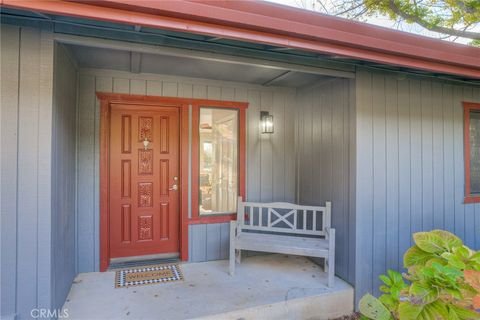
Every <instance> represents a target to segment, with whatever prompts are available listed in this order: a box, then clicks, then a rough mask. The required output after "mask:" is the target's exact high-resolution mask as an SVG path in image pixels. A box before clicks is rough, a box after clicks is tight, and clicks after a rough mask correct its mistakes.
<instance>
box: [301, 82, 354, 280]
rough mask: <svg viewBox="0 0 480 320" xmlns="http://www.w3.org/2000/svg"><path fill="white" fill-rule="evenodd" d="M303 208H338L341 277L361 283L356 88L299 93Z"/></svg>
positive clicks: (322, 86)
mask: <svg viewBox="0 0 480 320" xmlns="http://www.w3.org/2000/svg"><path fill="white" fill-rule="evenodd" d="M297 99H298V100H297V101H298V103H297V106H298V109H297V121H298V131H297V157H298V182H297V183H298V190H297V192H298V202H299V203H301V204H311V205H324V204H325V202H326V201H331V202H332V226H333V227H334V228H335V229H336V243H335V248H336V252H335V254H336V256H335V267H336V270H335V273H336V274H337V275H338V276H340V277H341V278H342V279H344V280H346V281H348V282H350V283H354V281H355V261H354V258H355V254H354V252H355V202H354V199H355V189H354V188H353V187H354V183H351V182H352V181H353V180H352V176H353V177H354V172H355V171H354V169H355V167H354V164H355V163H354V159H355V145H354V143H355V138H354V137H355V130H354V129H355V127H352V125H351V123H352V122H353V121H354V115H355V103H354V99H355V83H354V80H349V79H334V80H329V81H327V82H322V83H319V84H318V85H315V86H313V87H308V88H305V89H302V90H299V91H298V93H297Z"/></svg>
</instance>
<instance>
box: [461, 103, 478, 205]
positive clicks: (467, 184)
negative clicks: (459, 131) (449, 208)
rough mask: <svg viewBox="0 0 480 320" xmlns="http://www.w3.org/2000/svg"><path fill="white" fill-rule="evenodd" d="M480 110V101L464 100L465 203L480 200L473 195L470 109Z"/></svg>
mask: <svg viewBox="0 0 480 320" xmlns="http://www.w3.org/2000/svg"><path fill="white" fill-rule="evenodd" d="M471 110H480V103H474V102H463V118H464V125H463V143H464V148H463V150H464V159H465V199H464V203H477V202H480V196H477V195H472V193H471V188H470V187H471V181H470V111H471Z"/></svg>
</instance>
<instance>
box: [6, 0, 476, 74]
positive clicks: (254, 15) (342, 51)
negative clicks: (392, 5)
mask: <svg viewBox="0 0 480 320" xmlns="http://www.w3.org/2000/svg"><path fill="white" fill-rule="evenodd" d="M1 3H2V5H3V6H7V7H11V8H16V9H23V10H31V11H36V12H43V13H49V14H56V15H64V16H73V17H79V18H85V19H93V20H100V21H108V22H114V23H122V24H128V25H135V26H141V27H151V28H158V29H166V30H171V31H177V32H186V33H195V34H201V35H209V36H212V37H219V38H225V39H234V40H240V41H247V42H257V43H263V44H268V45H274V46H278V47H284V48H294V49H300V50H306V51H312V52H318V53H323V54H329V55H333V56H340V57H347V58H352V59H358V60H365V61H371V62H376V63H382V64H389V65H394V66H401V67H407V68H413V69H419V70H425V71H430V72H436V73H445V74H452V75H460V76H464V77H468V78H474V79H480V48H475V47H471V46H465V45H459V44H454V43H447V42H444V41H441V40H436V39H430V38H427V37H422V36H417V35H412V34H407V33H404V32H399V31H395V30H390V29H386V28H381V27H377V26H372V25H368V24H364V23H358V22H355V21H349V20H345V19H340V18H336V17H331V16H327V15H322V14H318V13H312V12H307V11H305V10H297V9H294V8H288V7H284V6H279V5H275V4H271V3H266V2H261V1H192V0H176V1H141V0H138V1H133V0H104V1H90V2H88V3H86V2H83V3H78V2H71V1H60V0H52V1H15V0H1Z"/></svg>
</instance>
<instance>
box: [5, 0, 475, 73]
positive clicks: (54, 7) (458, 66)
mask: <svg viewBox="0 0 480 320" xmlns="http://www.w3.org/2000/svg"><path fill="white" fill-rule="evenodd" d="M1 1H2V5H5V6H8V7H13V8H18V9H25V10H33V11H40V12H46V13H52V14H58V15H67V16H75V17H81V18H86V19H94V20H103V21H110V22H116V23H125V24H130V25H139V26H146V27H152V28H160V29H167V30H172V31H179V32H190V33H198V34H204V35H210V36H215V37H223V38H229V39H236V40H241V41H249V42H252V41H253V42H259V43H264V44H270V45H275V46H283V47H290V48H296V49H301V50H309V51H315V52H322V53H327V54H333V55H339V56H345V57H350V58H354V59H361V60H367V61H374V62H379V63H386V64H392V65H397V66H403V67H409V68H416V69H421V70H427V71H432V72H440V73H448V74H456V75H462V76H466V77H472V78H480V63H478V62H477V64H474V65H472V66H470V67H467V66H464V65H462V64H463V62H462V61H468V60H469V59H470V55H462V56H461V57H462V58H460V59H456V61H455V62H451V61H448V60H447V59H446V58H445V59H443V60H442V61H443V62H438V61H432V60H431V58H430V60H429V58H428V55H427V56H420V57H408V56H405V55H404V54H403V53H401V52H396V53H385V52H381V51H375V50H373V49H372V48H368V49H364V48H357V47H354V46H350V47H349V46H346V45H344V44H337V43H328V42H324V41H319V40H310V39H303V38H300V37H294V36H288V35H283V34H275V33H272V32H264V31H258V30H247V29H245V28H238V27H232V26H228V25H219V24H213V23H208V22H203V21H193V20H188V19H181V18H175V17H167V16H160V15H153V14H147V13H143V12H135V11H132V10H131V11H126V10H121V9H116V8H108V7H100V6H94V5H90V4H83V3H73V2H65V1H58V0H57V1H14V0H1ZM167 2H168V1H160V2H158V3H167ZM122 3H124V2H122ZM155 3H156V2H155ZM180 3H182V2H181V1H180V2H178V3H176V5H179V4H180ZM189 3H190V2H189ZM213 3H214V2H212V4H213ZM150 4H153V2H151V3H150ZM252 4H253V3H252ZM137 7H138V6H137ZM178 8H180V7H178ZM178 12H180V11H179V10H177V15H178ZM235 16H236V15H233V16H232V20H233V18H234V17H235ZM262 19H265V16H259V17H258V20H259V21H260V20H262ZM203 20H204V21H207V20H209V18H208V16H206V17H204V19H203ZM284 24H285V25H284V26H283V30H284V29H285V28H286V27H289V26H290V24H291V21H284ZM257 29H260V28H259V27H257ZM280 31H281V30H280ZM329 31H330V32H332V29H329ZM384 32H392V31H390V30H385V31H384ZM310 37H311V36H310ZM356 37H358V35H357V34H352V35H351V37H350V38H351V39H350V45H351V44H352V43H354V39H355V38H356ZM425 41H426V39H424V38H421V41H418V42H419V43H422V42H425ZM423 47H424V46H418V47H416V50H421V48H423ZM384 48H385V47H384ZM453 48H456V46H451V50H453ZM469 49H470V48H469ZM416 50H413V51H412V52H413V53H414V52H415V51H416ZM475 50H478V49H475ZM474 52H475V51H474ZM413 53H410V55H412V54H413ZM444 53H445V52H444Z"/></svg>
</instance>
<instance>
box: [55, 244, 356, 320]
mask: <svg viewBox="0 0 480 320" xmlns="http://www.w3.org/2000/svg"><path fill="white" fill-rule="evenodd" d="M181 268H182V271H183V274H184V278H185V280H184V281H177V282H172V283H163V284H156V285H146V286H138V287H129V288H119V289H116V288H115V284H114V277H115V272H103V273H99V272H92V273H82V274H79V275H78V276H77V277H76V279H75V281H74V283H73V285H72V288H71V290H70V293H69V295H68V298H67V301H66V302H65V305H64V306H63V308H64V309H68V314H69V319H89V320H93V319H168V320H174V319H196V318H202V319H242V320H250V319H332V318H335V317H339V316H342V315H345V314H349V313H351V312H352V311H353V288H352V287H351V286H350V285H349V284H347V283H346V282H344V281H342V280H341V279H339V278H336V279H335V287H334V288H328V287H326V274H325V273H324V272H323V271H322V270H321V268H320V267H319V266H317V265H316V264H314V263H313V262H311V261H310V260H309V259H307V258H304V257H297V256H286V255H276V254H275V255H262V256H253V257H248V258H245V259H244V260H243V261H242V264H240V265H237V269H236V275H235V276H233V277H231V276H230V275H229V274H228V272H227V270H228V261H225V260H221V261H211V262H202V263H184V264H182V265H181Z"/></svg>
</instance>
